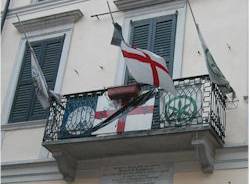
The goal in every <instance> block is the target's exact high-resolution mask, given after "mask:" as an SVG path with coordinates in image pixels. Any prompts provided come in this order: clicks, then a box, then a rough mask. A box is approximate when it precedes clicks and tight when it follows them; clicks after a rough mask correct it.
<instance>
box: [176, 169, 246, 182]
mask: <svg viewBox="0 0 250 184" xmlns="http://www.w3.org/2000/svg"><path fill="white" fill-rule="evenodd" d="M183 183H185V184H234V183H235V184H236V183H237V184H239V183H240V184H247V183H248V170H247V169H234V170H217V171H215V172H214V173H213V174H212V175H204V174H203V173H201V172H183V173H176V174H175V176H174V184H183Z"/></svg>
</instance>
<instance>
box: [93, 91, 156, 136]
mask: <svg viewBox="0 0 250 184" xmlns="http://www.w3.org/2000/svg"><path fill="white" fill-rule="evenodd" d="M154 102H155V99H154V98H151V99H149V100H148V101H147V102H145V104H143V105H140V106H138V107H136V108H135V109H134V110H132V111H130V112H129V113H128V114H127V115H125V116H122V117H121V118H119V119H117V120H115V121H112V122H111V123H110V124H108V125H106V126H105V127H102V128H100V129H98V130H97V131H95V132H93V133H92V135H107V134H122V133H124V132H128V131H139V130H150V129H151V126H152V118H153V111H154ZM115 111H116V109H115V107H113V106H112V105H111V104H110V101H109V100H108V98H107V97H105V96H99V97H98V102H97V107H96V112H95V121H94V124H93V125H94V126H96V125H98V124H100V123H101V122H102V121H103V120H105V119H106V118H107V117H109V116H110V115H111V114H113V113H114V112H115Z"/></svg>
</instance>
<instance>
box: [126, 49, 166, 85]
mask: <svg viewBox="0 0 250 184" xmlns="http://www.w3.org/2000/svg"><path fill="white" fill-rule="evenodd" d="M140 52H142V53H143V54H144V55H145V57H144V56H141V55H139V54H135V53H131V52H127V51H125V50H122V54H123V56H124V57H126V58H130V59H136V60H137V61H140V62H142V63H148V64H150V67H151V70H152V74H153V79H154V86H156V87H159V85H160V80H159V75H158V72H157V69H156V67H158V68H160V69H162V70H163V71H164V72H165V73H166V74H168V69H167V67H165V66H164V65H162V64H160V63H158V62H156V61H154V60H153V59H151V57H150V56H149V55H148V54H147V53H145V52H143V51H140Z"/></svg>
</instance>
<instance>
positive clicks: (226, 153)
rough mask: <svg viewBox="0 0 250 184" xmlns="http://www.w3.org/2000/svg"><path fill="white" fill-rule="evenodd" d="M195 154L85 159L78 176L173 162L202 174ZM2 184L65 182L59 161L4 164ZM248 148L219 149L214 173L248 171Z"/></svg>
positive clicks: (187, 152)
mask: <svg viewBox="0 0 250 184" xmlns="http://www.w3.org/2000/svg"><path fill="white" fill-rule="evenodd" d="M194 155H195V151H194V150H193V151H185V152H182V151H180V152H169V153H155V154H139V155H125V156H117V157H111V158H100V159H94V160H85V161H80V162H79V163H78V168H77V176H76V177H84V176H86V177H89V176H93V177H98V175H99V174H100V172H101V167H100V166H102V167H104V166H106V165H110V164H111V165H113V164H123V163H125V164H126V163H128V162H131V163H132V162H135V161H138V162H140V161H145V160H147V161H150V160H152V161H157V160H158V161H160V160H164V161H166V162H167V161H172V162H174V167H175V171H176V172H190V171H199V170H200V164H199V161H198V160H196V158H195V156H194ZM1 164H2V183H3V184H7V183H12V184H14V183H15V184H17V183H25V182H37V181H53V180H63V176H62V175H61V174H60V172H59V170H58V167H57V163H56V161H55V159H53V158H48V159H38V160H26V161H13V162H3V163H1ZM247 168H248V146H247V145H246V146H242V145H239V146H233V147H226V148H220V149H217V150H216V156H215V162H214V170H215V171H216V170H228V169H247Z"/></svg>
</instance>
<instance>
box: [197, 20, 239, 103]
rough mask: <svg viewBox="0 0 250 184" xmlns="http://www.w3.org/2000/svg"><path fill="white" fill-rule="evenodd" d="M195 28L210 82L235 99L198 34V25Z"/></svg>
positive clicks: (231, 89)
mask: <svg viewBox="0 0 250 184" xmlns="http://www.w3.org/2000/svg"><path fill="white" fill-rule="evenodd" d="M195 26H196V29H197V32H198V36H199V39H200V42H201V45H202V49H203V52H204V54H205V59H206V65H207V70H208V74H209V77H210V79H211V81H212V82H213V83H215V84H217V85H218V87H219V88H220V90H221V91H222V92H223V93H225V94H232V98H235V97H236V94H235V91H234V90H233V88H232V87H231V86H230V84H229V82H228V80H227V79H226V78H225V76H224V75H223V73H222V72H221V70H220V68H219V67H218V66H217V64H216V63H215V60H214V58H213V56H212V54H211V53H210V51H209V49H208V47H207V45H206V43H205V41H204V39H203V36H202V34H201V32H200V29H199V26H198V24H195Z"/></svg>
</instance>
